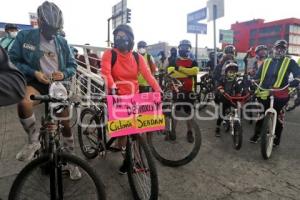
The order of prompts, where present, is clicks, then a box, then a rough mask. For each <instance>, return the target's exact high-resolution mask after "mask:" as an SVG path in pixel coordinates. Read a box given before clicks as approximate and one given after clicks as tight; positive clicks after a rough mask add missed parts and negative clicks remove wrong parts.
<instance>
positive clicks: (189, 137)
mask: <svg viewBox="0 0 300 200" xmlns="http://www.w3.org/2000/svg"><path fill="white" fill-rule="evenodd" d="M186 139H187V141H188V143H193V142H194V140H195V139H194V136H193V132H192V131H188V132H187V134H186Z"/></svg>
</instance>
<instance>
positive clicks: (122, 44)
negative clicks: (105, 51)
mask: <svg viewBox="0 0 300 200" xmlns="http://www.w3.org/2000/svg"><path fill="white" fill-rule="evenodd" d="M114 46H115V48H117V49H119V50H120V51H123V52H124V51H130V42H129V40H127V39H124V38H118V39H116V40H115V44H114Z"/></svg>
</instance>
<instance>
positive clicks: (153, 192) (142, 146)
mask: <svg viewBox="0 0 300 200" xmlns="http://www.w3.org/2000/svg"><path fill="white" fill-rule="evenodd" d="M131 138H134V139H133V140H132V141H131ZM135 147H138V154H139V155H141V151H143V153H144V156H143V157H142V156H140V157H141V159H140V163H138V162H136V161H137V158H136V157H138V158H139V155H137V151H136V150H137V149H136V150H134V151H132V148H135ZM126 158H127V159H128V160H129V169H128V181H129V185H130V188H131V191H132V195H133V198H134V199H135V200H146V199H149V200H156V199H158V177H157V171H156V167H155V163H154V160H153V158H152V155H151V153H150V150H149V147H148V146H147V145H146V143H145V141H144V139H143V138H142V137H141V136H139V135H135V136H132V137H130V139H129V138H128V140H127V147H126ZM144 159H145V160H144ZM145 161H146V162H147V164H148V169H146V170H148V171H149V173H150V179H151V180H150V184H151V186H150V188H149V189H150V194H149V195H150V196H149V197H148V196H147V197H145V198H142V196H143V195H145V194H140V193H139V191H138V185H137V184H138V183H137V182H136V180H135V178H134V174H135V173H139V172H137V171H138V170H137V168H138V167H140V168H144V166H145ZM141 162H142V163H141ZM138 165H139V166H138ZM137 166H138V167H137ZM141 170H142V171H143V169H141ZM144 170H145V169H144Z"/></svg>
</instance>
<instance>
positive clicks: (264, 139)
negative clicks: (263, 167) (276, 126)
mask: <svg viewBox="0 0 300 200" xmlns="http://www.w3.org/2000/svg"><path fill="white" fill-rule="evenodd" d="M273 116H274V115H273ZM273 123H274V120H272V116H271V114H267V115H266V116H265V117H264V121H263V125H262V129H261V154H262V157H263V158H264V159H265V160H267V159H269V158H270V157H271V154H272V149H273V142H274V137H273V136H271V135H270V130H272V127H273Z"/></svg>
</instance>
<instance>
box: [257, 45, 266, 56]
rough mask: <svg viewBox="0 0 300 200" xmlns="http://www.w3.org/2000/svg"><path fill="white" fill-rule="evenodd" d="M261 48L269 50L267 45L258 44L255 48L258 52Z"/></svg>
mask: <svg viewBox="0 0 300 200" xmlns="http://www.w3.org/2000/svg"><path fill="white" fill-rule="evenodd" d="M260 50H268V48H267V46H266V45H258V46H257V47H256V48H255V53H256V54H257V53H258V52H259V51H260Z"/></svg>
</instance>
